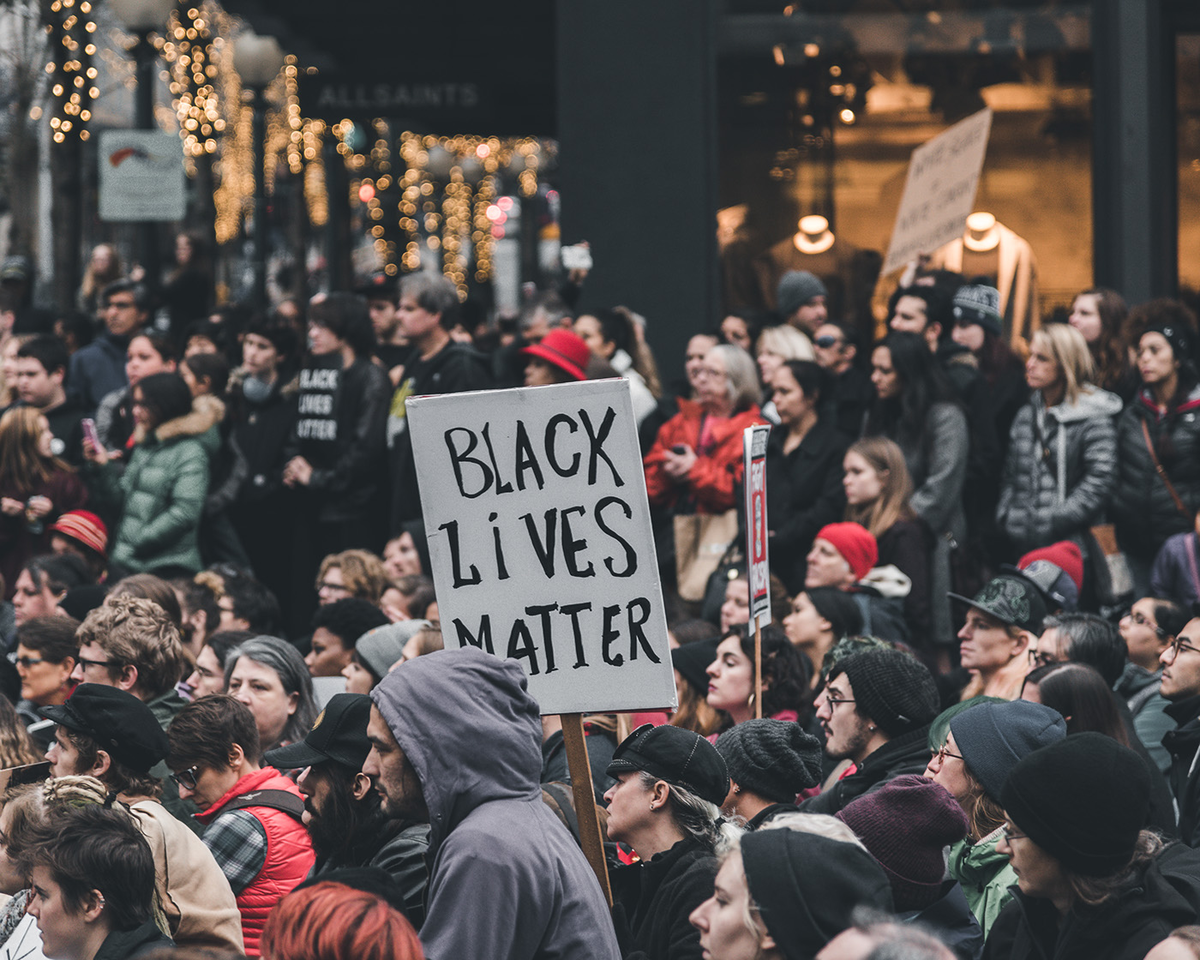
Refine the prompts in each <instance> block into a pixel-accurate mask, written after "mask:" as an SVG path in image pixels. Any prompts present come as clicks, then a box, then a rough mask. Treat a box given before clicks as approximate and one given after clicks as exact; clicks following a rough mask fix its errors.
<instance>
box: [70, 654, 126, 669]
mask: <svg viewBox="0 0 1200 960" xmlns="http://www.w3.org/2000/svg"><path fill="white" fill-rule="evenodd" d="M75 662H76V663H77V664H79V665H80V666H81V667H83V669H84V670H86V669H87V668H88V667H112V666H116V664H114V663H113V662H112V661H111V660H89V659H87V658H86V657H76V658H75Z"/></svg>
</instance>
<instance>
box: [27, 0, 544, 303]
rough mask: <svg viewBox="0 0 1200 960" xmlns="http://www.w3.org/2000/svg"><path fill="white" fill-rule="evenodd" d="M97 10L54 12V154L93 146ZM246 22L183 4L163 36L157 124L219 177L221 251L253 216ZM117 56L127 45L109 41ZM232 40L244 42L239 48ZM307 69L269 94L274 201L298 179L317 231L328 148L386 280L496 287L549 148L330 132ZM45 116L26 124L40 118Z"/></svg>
mask: <svg viewBox="0 0 1200 960" xmlns="http://www.w3.org/2000/svg"><path fill="white" fill-rule="evenodd" d="M94 2H95V0H52V3H51V4H50V6H49V7H48V10H49V14H48V15H47V25H46V31H47V35H48V37H49V41H50V57H49V58H48V59H49V62H48V63H47V64H46V73H47V74H48V78H49V91H48V92H49V98H48V106H47V108H46V111H45V112H46V114H47V115H48V120H49V123H50V126H51V129H52V135H53V140H54V142H55V143H63V142H65V141H66V139H67V138H68V137H72V136H74V137H77V138H78V139H79V140H81V141H82V140H87V139H88V137H89V136H90V131H89V121H91V120H92V117H93V113H94V107H95V101H96V99H97V98H98V97H99V96H100V93H99V89H98V79H97V78H98V71H97V68H96V66H95V65H94V63H93V60H94V59H95V58H96V56H97V48H96V42H95V41H96V36H95V34H96V30H97V25H96V20H95V19H94V15H93V3H94ZM237 29H238V23H237V21H236V20H234V19H233V18H232V17H230V16H229V15H228V14H227V13H226V12H225V11H224V10H223V9H222V8H221V6H220V4H219V3H217V2H216V0H200V2H193V3H191V4H188V3H186V2H185V3H184V4H182V5H180V6H178V7H177V8H176V9H175V10H174V11H173V12H172V13H171V15H170V18H169V20H168V21H167V23H166V24H165V25H164V29H163V31H162V33H161V36H155V37H154V38H153V39H152V42H154V43H155V45H156V48H157V50H158V53H159V55H160V56H161V57H162V61H163V64H164V66H165V70H164V77H165V79H166V81H167V84H168V88H169V90H170V93H171V107H172V112H173V117H168V116H167V115H165V111H160V112H159V113H158V115H157V119H158V122H159V125H160V126H161V127H163V128H165V129H169V128H170V126H171V123H170V121H171V120H173V123H174V126H175V127H176V128H177V130H178V133H179V137H180V140H181V142H182V146H183V154H184V161H185V166H186V169H187V171H188V174H189V175H192V176H194V175H195V173H196V169H197V167H196V164H197V162H198V161H200V160H201V159H202V158H206V159H207V162H211V164H212V170H213V181H214V184H215V186H214V193H213V205H214V207H215V210H216V223H215V229H216V239H217V242H218V243H221V244H225V243H229V242H231V241H233V240H235V239H236V238H237V237H238V236H239V235H240V233H241V230H242V227H243V224H244V222H245V220H246V218H247V216H250V215H251V213H252V210H253V195H254V170H253V166H252V164H253V157H254V151H253V149H252V146H253V143H252V136H253V107H252V105H251V104H250V103H248V102H247V100H246V99H245V97H244V96H243V89H242V83H241V79H240V77H239V76H238V75H237V72H236V70H235V69H234V66H233V58H232V57H231V56H228V50H229V46H230V38H234V37H236V31H237ZM113 40H114V47H116V48H120V47H122V46H128V36H127V34H124V33H122V32H120V31H114V33H113ZM234 42H236V41H234ZM102 56H103V59H104V60H105V61H106V63H107V66H108V68H109V69H111V70H114V72H116V73H117V75H118V76H119V77H121V80H122V82H123V83H124V84H125V85H126V86H127V87H128V86H130V85H131V84H132V83H134V82H136V80H135V76H134V74H133V71H132V69H129V68H128V67H127V65H126V64H122V63H121V60H122V58H121V57H120V56H113V55H112V54H111V53H107V52H106V53H105V54H104V55H102ZM304 69H305V68H303V67H301V66H300V65H299V64H298V63H297V61H296V58H295V57H294V56H289V57H287V60H286V64H285V66H284V68H283V70H282V71H281V73H280V76H279V78H278V79H277V80H276V82H275V83H274V84H272V86H271V87H270V88H269V89H268V90H267V91H266V99H267V102H268V103H269V104H270V108H269V110H268V114H267V123H266V129H267V135H266V140H267V142H266V148H265V152H264V158H265V159H264V163H265V174H266V177H265V178H266V183H267V190H268V192H269V193H273V192H274V190H275V187H276V182H277V180H278V177H279V176H280V175H282V174H284V173H286V174H287V175H288V176H290V177H295V178H299V180H300V183H301V184H302V187H303V190H302V192H303V196H304V200H305V207H306V210H305V213H306V215H307V217H308V221H309V223H311V224H312V225H313V226H316V227H320V226H323V225H324V224H325V223H326V222H327V220H328V216H329V196H328V191H327V182H328V177H327V171H326V168H325V162H326V160H325V154H324V151H323V149H322V147H323V144H324V142H325V141H326V140H327V139H330V138H331V139H332V141H333V143H334V144H335V145H336V149H337V155H338V156H340V157H341V159H342V162H343V164H344V165H345V168H346V171H347V173H348V179H349V182H350V191H349V198H348V200H349V202H350V204H351V208H352V209H355V208H356V206H358V207H361V212H362V215H363V220H364V222H365V224H366V227H367V231H368V234H369V236H370V237H371V245H372V249H373V253H374V257H375V259H376V260H377V262H378V264H379V265H380V267H381V268H382V269H383V270H384V271H385V272H387V273H388V274H390V275H395V274H397V273H400V272H409V271H413V270H417V269H420V268H421V267H423V266H424V267H429V266H430V262H429V261H427V260H425V258H426V257H429V258H432V259H433V262H434V263H436V264H437V265H438V266H439V267H440V269H441V271H442V272H443V273H444V274H445V275H446V276H448V277H449V278H450V279H451V280H453V281H454V283H455V284H456V286H457V287H458V289H459V291H460V293H461V294H462V295H463V296H465V295H466V292H467V287H468V284H469V283H470V282H472V281H473V282H475V283H486V282H488V281H489V280H490V279H491V278H492V275H493V269H494V265H493V249H494V243H495V241H496V239H498V238H499V237H502V236H503V235H504V223H505V221H506V220H507V218H508V215H509V213H508V211H509V210H510V209H511V207H512V201H511V199H510V197H509V194H512V193H514V192H515V193H516V194H518V195H519V196H522V197H533V196H534V195H536V194H537V192H538V189H539V173H540V171H541V170H542V169H543V168H544V166H545V164H546V163H547V162H548V161H550V160H552V159H553V155H554V144H553V143H552V142H543V141H540V140H537V139H533V138H509V139H501V138H498V137H480V136H463V135H460V136H453V137H437V136H431V135H423V134H418V133H414V132H412V131H407V130H394V129H393V128H392V125H391V124H390V123H389V122H388V121H387V120H384V119H376V120H374V121H373V122H372V123H370V124H361V125H356V124H355V123H354V122H352V121H351V120H349V119H344V120H342V121H340V122H337V123H332V124H327V123H326V122H325V121H323V120H321V119H319V118H312V117H306V116H304V114H303V109H302V105H301V103H300V97H299V82H300V75H301V73H302V72H303V71H304ZM41 116H42V108H41V107H36V108H34V111H33V113H32V114H31V119H34V120H39V119H41Z"/></svg>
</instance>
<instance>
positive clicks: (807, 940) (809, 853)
mask: <svg viewBox="0 0 1200 960" xmlns="http://www.w3.org/2000/svg"><path fill="white" fill-rule="evenodd" d="M741 846H742V869H743V870H744V871H745V874H746V886H747V887H749V889H750V898H751V899H752V900H753V901H754V903H755V904H756V905H757V906H758V911H759V915H760V916H761V917H762V919H763V923H764V924H766V927H767V932H768V933H769V934H770V935H771V936H772V937H773V938H774V939H775V942H776V944H778V945H779V949H780V950H781V951H783V955H784V957H785V958H786V960H812V958H813V957H815V956H816V955H817V953H818V952H819V951H820V950H821V949H822V948H823V947H824V946H825V944H827V943H828V942H829V941H830V940H832V939H833V938H834V937H836V936H837V935H838V934H839V933H841V932H842V931H843V930H845V929H846V928H847V927H849V926H850V915H851V914H852V913H853V912H854V908H855V907H858V906H867V907H874V908H875V909H877V910H883V911H885V912H887V913H891V912H892V888H891V886H890V884H889V883H888V878H887V876H886V875H885V874H884V872H883V868H882V867H880V866H879V864H878V863H876V862H875V858H874V857H872V856H871V855H870V854H869V853H867V851H866V850H864V849H862V848H861V847H859V846H857V845H855V844H853V843H847V842H846V841H844V840H830V839H829V838H828V837H822V836H819V835H818V834H815V833H801V832H799V831H797V830H789V829H787V828H786V827H780V828H777V829H766V830H756V831H755V832H754V833H747V834H744V835H743V836H742V841H741Z"/></svg>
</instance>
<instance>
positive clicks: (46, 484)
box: [0, 407, 87, 597]
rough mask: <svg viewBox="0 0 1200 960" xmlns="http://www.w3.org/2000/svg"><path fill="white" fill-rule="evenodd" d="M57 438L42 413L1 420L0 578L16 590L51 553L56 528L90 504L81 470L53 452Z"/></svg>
mask: <svg viewBox="0 0 1200 960" xmlns="http://www.w3.org/2000/svg"><path fill="white" fill-rule="evenodd" d="M53 440H54V434H53V433H51V432H50V423H49V421H47V419H46V418H45V417H44V416H43V415H42V413H41V412H40V411H39V410H38V409H37V408H36V407H16V408H14V409H11V410H9V411H8V412H7V413H5V414H4V416H3V417H0V576H3V578H4V582H5V583H6V584H8V592H7V594H6V597H11V596H12V594H13V591H14V590H15V589H16V583H17V575H18V574H19V573H20V572H21V568H22V567H23V566H24V565H25V562H26V561H27V560H29V559H30V558H31V557H33V556H36V555H37V554H39V553H47V552H49V550H50V525H51V524H52V523H54V521H55V520H56V519H58V517H59V516H61V515H62V514H64V513H66V512H67V511H69V510H78V509H80V508H81V507H82V506H83V505H84V504H85V503H87V490H86V489H85V488H84V486H83V482H82V481H81V480H80V479H79V477H78V476H77V475H76V473H75V468H74V467H72V466H70V465H69V464H67V463H66V462H65V461H64V460H60V459H59V458H58V457H56V456H54V454H53V453H52V452H51V447H50V444H51V442H52V441H53Z"/></svg>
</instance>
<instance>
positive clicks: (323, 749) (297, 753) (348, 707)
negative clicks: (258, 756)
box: [263, 693, 371, 770]
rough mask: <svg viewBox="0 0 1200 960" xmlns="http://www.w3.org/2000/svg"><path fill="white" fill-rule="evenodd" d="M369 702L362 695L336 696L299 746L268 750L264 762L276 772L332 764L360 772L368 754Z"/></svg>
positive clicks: (369, 743) (291, 744)
mask: <svg viewBox="0 0 1200 960" xmlns="http://www.w3.org/2000/svg"><path fill="white" fill-rule="evenodd" d="M370 719H371V698H370V697H368V696H367V695H366V694H363V693H337V694H334V695H333V696H332V697H330V698H329V703H327V704H326V705H325V709H324V710H322V711H321V712H320V713H319V714H317V719H316V720H315V721H314V722H313V725H312V729H311V730H309V731H308V736H306V737H305V738H304V739H303V740H301V741H300V742H299V743H289V744H288V745H287V746H285V747H277V748H276V749H274V750H268V751H267V752H266V753H265V754H264V755H263V759H264V760H266V761H267V763H269V764H270V765H271V766H273V767H275V768H276V769H277V770H295V769H298V768H300V767H312V766H316V765H317V764H318V763H325V762H326V761H327V760H332V761H334V762H335V763H340V764H341V765H342V766H343V767H349V768H350V769H351V770H361V769H362V765H363V761H364V760H366V759H367V754H368V753H370V752H371V741H370V740H368V739H367V721H368V720H370Z"/></svg>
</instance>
